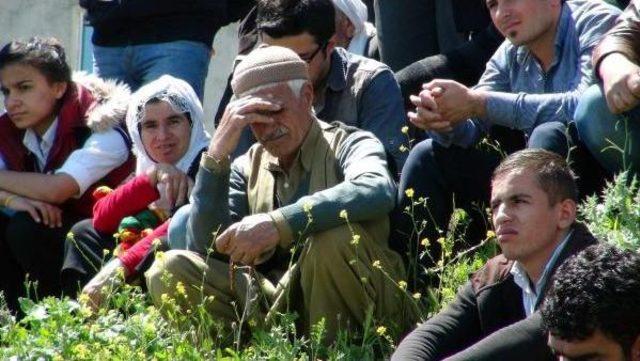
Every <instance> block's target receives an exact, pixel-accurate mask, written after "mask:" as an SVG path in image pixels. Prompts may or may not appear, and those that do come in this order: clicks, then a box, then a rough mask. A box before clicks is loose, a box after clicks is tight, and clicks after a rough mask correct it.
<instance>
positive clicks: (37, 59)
mask: <svg viewBox="0 0 640 361" xmlns="http://www.w3.org/2000/svg"><path fill="white" fill-rule="evenodd" d="M12 64H22V65H30V66H32V67H34V68H36V69H38V70H39V71H40V72H41V73H42V74H43V75H44V76H45V77H46V78H47V80H48V81H49V82H50V83H55V82H67V83H70V82H71V69H70V68H69V64H67V59H66V56H65V52H64V48H63V47H62V44H61V43H60V41H58V40H57V39H55V38H39V37H33V38H31V39H29V40H28V41H26V42H25V41H21V40H14V41H12V42H10V43H9V44H7V45H5V46H4V47H3V48H2V50H0V70H1V69H3V68H4V67H6V66H7V65H12Z"/></svg>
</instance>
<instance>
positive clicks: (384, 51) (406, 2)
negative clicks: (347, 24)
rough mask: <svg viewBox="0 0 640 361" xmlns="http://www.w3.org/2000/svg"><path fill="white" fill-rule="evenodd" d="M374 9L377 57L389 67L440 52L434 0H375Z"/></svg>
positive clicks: (407, 63)
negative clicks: (377, 46)
mask: <svg viewBox="0 0 640 361" xmlns="http://www.w3.org/2000/svg"><path fill="white" fill-rule="evenodd" d="M374 9H375V18H376V29H377V31H378V39H379V44H380V58H381V61H382V62H383V63H386V64H387V65H389V67H391V69H392V70H393V71H398V70H400V69H402V68H404V67H405V66H407V65H409V64H411V63H413V62H415V61H417V60H420V59H422V58H425V57H427V56H430V55H434V54H438V53H439V52H440V51H439V49H438V33H437V24H436V9H435V0H375V2H374Z"/></svg>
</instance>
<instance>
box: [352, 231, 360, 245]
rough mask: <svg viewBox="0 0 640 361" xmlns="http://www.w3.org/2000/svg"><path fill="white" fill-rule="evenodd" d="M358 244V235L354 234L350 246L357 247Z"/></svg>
mask: <svg viewBox="0 0 640 361" xmlns="http://www.w3.org/2000/svg"><path fill="white" fill-rule="evenodd" d="M359 243H360V235H359V234H354V235H353V238H351V244H352V245H354V246H357V245H358V244H359Z"/></svg>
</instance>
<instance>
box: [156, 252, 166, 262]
mask: <svg viewBox="0 0 640 361" xmlns="http://www.w3.org/2000/svg"><path fill="white" fill-rule="evenodd" d="M163 259H164V252H162V251H158V252H156V260H158V261H162V260H163Z"/></svg>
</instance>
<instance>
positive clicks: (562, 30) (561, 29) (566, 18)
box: [516, 1, 572, 67]
mask: <svg viewBox="0 0 640 361" xmlns="http://www.w3.org/2000/svg"><path fill="white" fill-rule="evenodd" d="M571 24H572V19H571V9H570V8H569V5H567V3H566V1H565V2H563V3H562V7H561V8H560V20H558V25H557V29H556V35H555V40H554V46H555V48H556V51H555V54H554V59H553V61H552V62H551V64H552V65H551V66H552V67H553V66H554V65H555V63H557V61H558V56H560V54H561V53H562V48H563V46H564V42H565V39H566V38H567V35H568V34H566V32H567V29H568V27H569V26H570V25H571ZM516 54H517V55H516V58H517V61H518V63H520V64H522V63H524V62H525V61H526V60H527V58H528V57H530V56H531V52H530V51H529V49H528V48H527V47H526V46H519V47H518V50H517V52H516Z"/></svg>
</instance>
